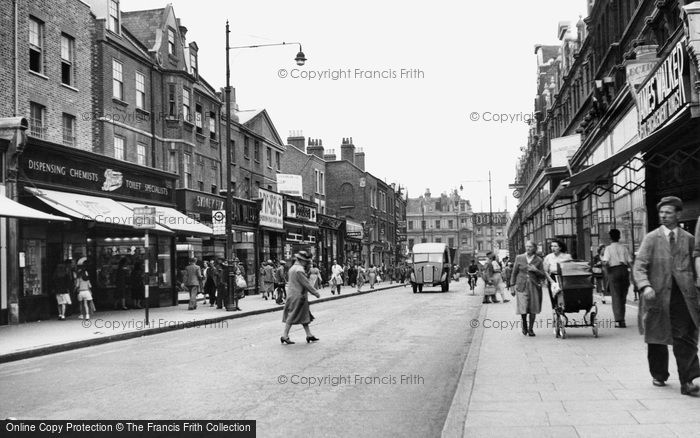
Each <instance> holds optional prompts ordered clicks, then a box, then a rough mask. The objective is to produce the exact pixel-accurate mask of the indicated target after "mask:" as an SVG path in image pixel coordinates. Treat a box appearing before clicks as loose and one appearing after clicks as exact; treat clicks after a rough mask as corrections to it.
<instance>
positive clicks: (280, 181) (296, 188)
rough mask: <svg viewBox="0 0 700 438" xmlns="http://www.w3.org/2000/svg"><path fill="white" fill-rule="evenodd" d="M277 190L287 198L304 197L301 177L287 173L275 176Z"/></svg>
mask: <svg viewBox="0 0 700 438" xmlns="http://www.w3.org/2000/svg"><path fill="white" fill-rule="evenodd" d="M277 190H278V191H279V192H280V193H282V194H284V195H289V196H298V197H300V198H301V197H302V196H304V190H303V188H302V179H301V175H292V174H287V173H279V174H277Z"/></svg>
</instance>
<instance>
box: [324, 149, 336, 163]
mask: <svg viewBox="0 0 700 438" xmlns="http://www.w3.org/2000/svg"><path fill="white" fill-rule="evenodd" d="M323 159H324V160H326V161H335V160H336V159H337V157H336V156H335V149H328V150H327V151H326V153H325V154H323Z"/></svg>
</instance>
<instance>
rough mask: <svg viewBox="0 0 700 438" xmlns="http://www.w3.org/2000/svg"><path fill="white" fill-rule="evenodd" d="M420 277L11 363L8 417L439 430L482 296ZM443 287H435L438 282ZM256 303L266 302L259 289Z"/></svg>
mask: <svg viewBox="0 0 700 438" xmlns="http://www.w3.org/2000/svg"><path fill="white" fill-rule="evenodd" d="M450 289H451V290H450V292H447V293H440V292H438V291H439V289H438V288H426V289H425V292H424V293H422V294H413V293H412V292H411V289H410V287H404V288H398V289H391V290H386V291H381V292H377V293H372V294H368V295H362V296H357V297H352V298H348V299H344V300H337V301H330V302H325V303H319V304H316V305H312V306H311V311H312V313H313V314H314V316H315V317H316V321H314V322H313V323H312V332H313V333H314V335H316V336H317V337H319V338H320V342H318V343H315V344H307V343H306V342H305V341H304V336H305V335H304V332H303V330H302V328H301V326H295V327H294V329H293V331H292V333H291V338H292V340H295V341H297V343H296V344H295V345H281V344H280V341H279V338H280V334H281V331H282V328H283V324H282V322H281V314H280V313H279V312H277V313H267V314H262V315H257V316H250V317H245V318H240V319H234V320H228V321H224V322H222V323H220V324H219V325H215V326H208V327H199V328H190V329H185V330H177V331H173V332H168V333H164V334H159V335H154V336H148V337H143V338H137V339H131V340H127V341H121V342H115V343H110V344H105V345H100V346H95V347H90V348H85V349H80V350H74V351H67V352H63V353H58V354H53V355H48V356H43V357H38V358H33V359H27V360H22V361H18V362H12V363H7V364H2V365H0V394H2V395H3V396H2V397H0V415H2V416H3V417H2V418H7V417H16V418H19V419H23V418H24V419H166V420H167V419H212V420H216V419H229V420H232V419H245V420H257V430H258V436H261V437H268V436H287V437H288V436H377V437H386V436H401V437H411V436H415V437H430V436H439V435H440V432H441V430H442V427H443V423H444V422H445V418H446V416H447V413H448V410H449V408H450V403H451V402H452V398H453V396H454V393H455V390H456V387H457V382H458V379H459V376H460V373H461V370H462V367H463V364H464V361H465V358H466V355H467V352H468V348H469V342H470V341H469V338H470V337H469V334H470V330H471V328H470V327H469V321H470V320H472V319H473V318H474V317H475V316H476V315H477V313H478V310H479V305H480V301H481V298H480V297H479V296H478V295H477V296H471V295H469V294H468V293H467V292H466V281H465V280H464V279H462V281H461V282H459V283H452V286H451V288H450ZM433 291H434V293H431V292H433ZM252 299H256V298H252Z"/></svg>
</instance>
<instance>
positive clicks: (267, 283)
mask: <svg viewBox="0 0 700 438" xmlns="http://www.w3.org/2000/svg"><path fill="white" fill-rule="evenodd" d="M274 271H275V268H274V267H273V266H272V260H268V261H267V263H263V267H262V280H263V298H265V299H266V300H267V299H268V298H272V288H273V286H274V283H275V274H274Z"/></svg>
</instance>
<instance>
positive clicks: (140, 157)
mask: <svg viewBox="0 0 700 438" xmlns="http://www.w3.org/2000/svg"><path fill="white" fill-rule="evenodd" d="M136 162H137V163H138V164H140V165H142V166H145V165H146V145H145V144H143V143H139V144H137V145H136Z"/></svg>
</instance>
